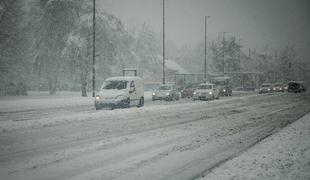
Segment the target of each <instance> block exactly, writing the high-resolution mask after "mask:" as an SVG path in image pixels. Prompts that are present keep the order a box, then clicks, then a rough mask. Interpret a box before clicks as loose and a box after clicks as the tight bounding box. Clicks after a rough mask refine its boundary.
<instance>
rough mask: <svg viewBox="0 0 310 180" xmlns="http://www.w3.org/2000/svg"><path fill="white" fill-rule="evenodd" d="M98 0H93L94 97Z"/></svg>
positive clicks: (94, 86)
mask: <svg viewBox="0 0 310 180" xmlns="http://www.w3.org/2000/svg"><path fill="white" fill-rule="evenodd" d="M95 1H96V0H93V97H95V88H96V85H95V82H96V81H95V78H96V70H95V65H96V47H95V38H96V15H95V14H96V2H95Z"/></svg>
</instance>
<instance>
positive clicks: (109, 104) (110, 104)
mask: <svg viewBox="0 0 310 180" xmlns="http://www.w3.org/2000/svg"><path fill="white" fill-rule="evenodd" d="M128 105H129V104H128V102H127V101H126V100H120V99H105V100H95V107H96V109H103V108H111V109H114V108H123V107H128Z"/></svg>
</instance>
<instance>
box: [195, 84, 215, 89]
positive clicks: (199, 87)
mask: <svg viewBox="0 0 310 180" xmlns="http://www.w3.org/2000/svg"><path fill="white" fill-rule="evenodd" d="M198 89H212V86H211V85H199V86H198Z"/></svg>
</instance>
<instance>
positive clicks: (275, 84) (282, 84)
mask: <svg viewBox="0 0 310 180" xmlns="http://www.w3.org/2000/svg"><path fill="white" fill-rule="evenodd" d="M275 86H283V84H275Z"/></svg>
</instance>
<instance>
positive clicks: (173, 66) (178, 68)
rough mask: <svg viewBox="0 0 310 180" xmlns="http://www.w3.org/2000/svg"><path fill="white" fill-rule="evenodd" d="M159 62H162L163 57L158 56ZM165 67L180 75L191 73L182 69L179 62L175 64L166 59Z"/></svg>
mask: <svg viewBox="0 0 310 180" xmlns="http://www.w3.org/2000/svg"><path fill="white" fill-rule="evenodd" d="M157 60H158V61H162V60H163V57H162V56H160V55H158V56H157ZM165 66H166V68H167V69H171V70H174V71H177V73H178V74H189V72H188V71H187V70H186V69H184V68H183V67H181V66H180V65H179V64H178V63H177V62H175V61H174V60H172V59H166V61H165Z"/></svg>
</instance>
